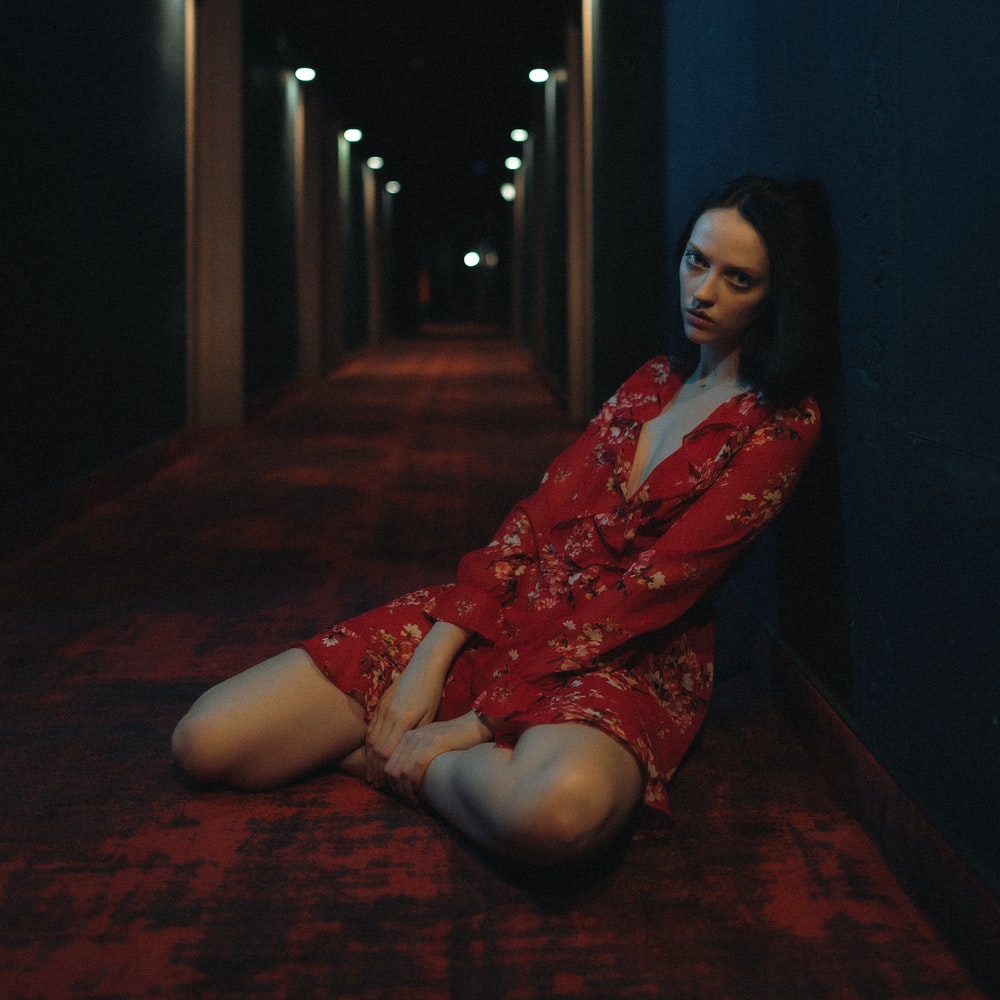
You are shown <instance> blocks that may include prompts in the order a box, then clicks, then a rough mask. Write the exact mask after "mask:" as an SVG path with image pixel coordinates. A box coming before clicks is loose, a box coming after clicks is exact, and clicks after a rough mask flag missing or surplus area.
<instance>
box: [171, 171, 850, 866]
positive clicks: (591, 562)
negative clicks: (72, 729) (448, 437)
mask: <svg viewBox="0 0 1000 1000" xmlns="http://www.w3.org/2000/svg"><path fill="white" fill-rule="evenodd" d="M679 250H680V252H679V259H678V267H679V271H680V293H681V308H682V317H683V326H684V333H685V335H686V337H687V340H688V342H689V344H690V345H691V347H692V351H693V354H694V357H693V359H692V360H690V361H688V362H687V363H684V362H679V363H675V362H672V361H670V360H667V359H666V358H657V359H654V360H652V361H650V362H648V363H647V364H646V365H644V366H643V367H642V368H641V369H640V370H639V371H638V372H636V373H635V374H634V375H633V376H632V377H631V378H630V379H629V380H628V381H627V382H626V383H625V384H624V385H623V386H622V388H621V389H620V390H619V391H618V392H617V393H616V394H615V395H614V396H613V397H612V398H611V399H610V400H609V401H608V402H607V403H606V404H605V405H604V407H603V408H602V409H601V411H600V413H599V414H598V415H597V416H596V417H595V418H594V419H593V421H592V422H591V423H590V425H589V426H588V428H587V429H586V431H585V432H584V433H583V435H582V436H581V437H580V438H579V439H578V440H577V441H576V443H575V444H573V445H572V446H571V447H570V448H568V449H567V450H566V451H565V452H564V453H563V454H562V455H560V456H559V457H558V458H556V460H555V461H554V462H553V463H552V465H551V466H550V468H549V470H548V472H547V473H546V475H545V477H544V479H543V481H542V483H541V485H540V487H539V489H538V491H537V492H536V493H534V494H533V495H532V496H530V497H529V498H527V499H526V500H524V501H523V502H521V503H519V504H518V505H516V506H515V507H514V509H513V510H512V511H511V512H510V514H509V515H508V517H507V519H506V520H505V521H504V523H503V524H502V525H501V527H500V529H499V530H498V531H497V533H496V535H495V536H494V538H493V540H492V541H491V542H490V543H489V544H488V545H487V546H486V547H485V548H482V549H479V550H477V551H475V552H471V553H469V554H468V555H467V556H465V558H464V559H463V560H462V561H461V563H460V565H459V568H458V574H457V582H455V583H454V584H450V585H447V586H438V587H432V588H429V589H426V590H421V591H417V592H415V593H411V594H408V595H406V596H404V597H401V598H399V599H398V600H396V601H393V602H391V603H390V604H388V605H386V606H384V607H381V608H378V609H376V610H373V611H370V612H368V613H366V614H363V615H361V616H359V617H357V618H354V619H352V620H350V621H346V622H342V623H340V624H338V625H335V626H334V627H332V628H330V629H329V630H328V631H326V632H323V633H322V634H320V635H318V636H315V637H314V638H312V639H309V640H308V641H306V642H304V643H302V644H301V646H298V647H296V648H294V649H290V650H288V651H286V652H284V653H281V654H280V655H278V656H275V657H273V658H271V659H269V660H267V661H265V662H263V663H260V664H258V665H257V666H254V667H251V668H250V669H249V670H247V671H246V672H244V673H241V674H238V675H237V676H235V677H232V678H230V679H228V680H226V681H224V682H223V683H221V684H219V685H217V686H216V687H214V688H212V689H211V690H209V691H207V692H206V693H205V694H203V695H202V696H201V697H200V698H199V699H198V700H197V701H196V702H195V704H194V705H193V706H192V707H191V709H190V710H189V712H188V713H187V715H185V716H184V718H183V719H182V720H181V721H180V722H179V723H178V725H177V728H176V730H175V732H174V736H173V750H174V755H175V758H176V760H177V761H178V763H179V764H180V766H181V767H182V768H183V769H184V770H185V771H186V772H187V774H188V775H190V776H191V777H192V778H193V779H195V780H196V781H199V782H205V783H212V784H220V783H221V784H225V785H229V786H232V787H235V788H240V789H246V790H255V789H267V788H273V787H275V786H278V785H281V784H282V783H285V782H288V781H290V780H292V779H294V778H297V777H299V776H301V775H303V774H305V773H307V772H309V771H311V770H313V769H315V768H317V767H319V766H320V765H324V764H330V763H331V762H335V763H336V764H337V765H338V766H339V768H340V769H342V770H343V771H346V772H348V773H350V774H353V775H355V776H357V777H359V778H362V779H364V780H366V781H368V782H370V783H371V784H373V785H375V786H376V787H379V788H382V787H388V788H389V789H391V790H392V791H393V792H394V793H395V794H396V795H398V796H399V797H400V798H402V799H404V800H405V801H407V802H409V803H413V804H425V805H427V806H428V807H430V808H431V809H433V810H434V811H436V812H437V813H438V814H439V815H440V816H442V817H444V818H445V819H446V820H447V821H449V822H450V823H452V824H454V826H456V827H457V828H458V829H459V830H461V831H462V832H463V833H465V834H466V835H467V836H468V837H470V838H471V839H472V840H474V841H476V842H477V843H479V844H480V845H482V846H483V847H484V848H485V849H487V850H489V851H491V852H495V853H497V854H501V855H504V856H507V857H510V858H513V859H517V860H521V861H527V862H531V863H556V862H565V861H568V860H572V859H576V858H580V857H582V856H584V855H587V854H589V853H592V852H595V851H598V850H601V849H602V848H604V847H606V846H607V845H608V844H609V842H610V841H612V840H613V839H614V838H615V836H616V835H617V834H618V833H619V832H620V831H622V829H623V828H624V826H625V825H626V823H627V822H628V821H629V818H630V817H631V816H632V814H633V812H634V811H635V809H636V808H637V806H638V805H639V804H640V803H641V802H643V801H645V803H646V804H648V805H649V806H652V807H654V808H658V809H661V810H664V811H665V810H666V809H667V802H666V793H665V785H666V783H667V781H668V780H669V779H670V777H671V776H672V774H673V773H674V770H675V769H676V767H677V765H678V764H679V762H680V760H681V758H682V757H683V755H684V753H685V751H686V750H687V748H688V746H689V745H690V743H691V740H692V739H693V737H694V735H695V733H696V732H697V730H698V728H699V726H700V725H701V723H702V720H703V719H704V716H705V712H706V709H707V706H708V700H709V695H710V692H711V688H712V667H713V664H712V655H713V654H712V621H711V596H712V593H713V590H714V589H715V588H716V586H717V585H718V584H719V582H720V581H721V580H722V579H723V577H724V576H725V575H726V573H727V571H728V570H729V569H730V568H731V567H732V566H733V565H734V563H736V562H737V560H738V559H739V557H740V556H741V555H742V554H743V553H744V552H745V551H746V549H747V548H748V546H749V545H750V544H751V543H752V542H753V540H754V539H755V538H757V536H758V535H759V534H760V533H761V532H762V531H763V530H764V528H765V527H766V526H767V524H769V523H770V522H771V521H772V520H773V518H774V517H775V515H776V514H777V513H778V512H779V511H780V510H781V508H782V507H783V506H784V504H785V503H786V501H787V500H788V497H789V495H790V494H791V492H792V489H793V488H794V486H795V484H796V482H797V480H798V478H799V476H800V474H801V472H802V469H803V466H804V465H805V463H806V460H807V458H808V456H809V453H810V452H811V450H812V448H813V446H814V444H815V442H816V440H817V436H818V434H819V426H820V418H819V411H818V408H817V405H816V402H815V401H814V399H813V398H812V397H811V396H810V395H809V393H810V391H812V389H813V387H812V386H811V384H810V381H809V380H810V378H811V376H812V375H813V369H814V367H815V366H814V364H813V359H814V358H815V357H816V356H817V353H818V352H817V348H818V347H820V348H821V347H822V346H823V341H824V340H826V339H828V338H829V337H830V336H832V334H833V332H834V331H833V322H832V308H831V301H830V298H831V297H830V291H831V289H833V288H834V287H835V283H836V273H835V263H834V261H835V253H834V250H833V238H832V231H831V228H830V225H829V218H828V214H827V208H826V202H825V198H824V197H823V194H822V192H821V190H820V189H819V188H818V187H817V186H816V185H814V184H812V183H808V182H801V183H797V184H784V183H781V182H778V181H775V180H773V179H769V178H760V177H745V178H741V179H739V180H737V181H734V182H732V183H730V184H728V185H726V186H725V187H723V188H721V189H720V190H718V191H716V192H714V193H713V194H712V195H710V196H709V197H708V198H707V199H706V200H705V201H704V202H703V203H702V204H701V205H700V206H699V207H698V209H697V210H696V211H695V212H694V214H693V215H692V217H691V220H690V222H689V224H688V225H687V226H686V228H685V230H684V234H683V238H682V240H681V244H680V248H679Z"/></svg>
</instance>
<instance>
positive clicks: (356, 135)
mask: <svg viewBox="0 0 1000 1000" xmlns="http://www.w3.org/2000/svg"><path fill="white" fill-rule="evenodd" d="M362 134H363V133H362V131H361V129H359V128H345V129H344V138H345V139H346V140H347V141H348V142H361V136H362Z"/></svg>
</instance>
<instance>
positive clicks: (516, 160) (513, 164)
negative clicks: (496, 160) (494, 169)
mask: <svg viewBox="0 0 1000 1000" xmlns="http://www.w3.org/2000/svg"><path fill="white" fill-rule="evenodd" d="M503 165H504V166H505V167H506V168H507V169H508V170H517V169H518V168H519V167H520V166H521V157H520V156H508V157H507V159H506V160H504V161H503Z"/></svg>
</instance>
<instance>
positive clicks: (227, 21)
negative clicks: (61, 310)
mask: <svg viewBox="0 0 1000 1000" xmlns="http://www.w3.org/2000/svg"><path fill="white" fill-rule="evenodd" d="M185 30H186V59H185V64H186V76H187V79H186V104H187V113H186V118H187V125H186V127H187V258H188V263H187V308H188V314H187V382H188V386H187V388H188V391H187V420H188V424H189V426H195V427H197V426H204V425H211V424H234V423H240V422H241V421H242V420H243V418H244V412H245V407H244V399H245V392H244V384H243V369H244V356H243V214H242V213H243V185H242V177H243V164H242V151H243V129H242V121H243V57H242V30H241V3H240V0H210V2H207V3H206V2H196V0H187V7H186V16H185Z"/></svg>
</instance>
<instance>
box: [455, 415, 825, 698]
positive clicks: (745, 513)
mask: <svg viewBox="0 0 1000 1000" xmlns="http://www.w3.org/2000/svg"><path fill="white" fill-rule="evenodd" d="M818 433H819V417H818V410H817V409H816V408H815V406H814V405H812V406H810V407H803V406H800V407H797V408H795V409H793V410H787V411H783V412H779V413H777V414H775V416H774V417H772V418H770V419H769V420H768V421H766V422H765V423H764V424H762V425H760V426H759V427H758V428H757V430H756V431H755V432H754V433H753V434H752V435H751V436H750V437H749V438H748V439H747V440H746V442H745V443H744V444H743V446H742V447H741V448H740V449H739V450H738V451H737V452H736V453H735V454H734V455H733V456H732V458H731V459H730V460H729V462H728V464H727V465H726V467H725V469H724V470H723V471H722V472H721V473H720V475H719V477H718V478H717V479H716V480H715V482H714V483H713V484H712V485H711V486H710V487H708V489H706V490H705V492H704V493H702V494H701V495H700V496H699V497H698V498H697V499H696V500H694V502H693V503H692V504H691V505H690V506H689V507H688V508H687V509H686V510H685V511H684V513H682V514H681V515H680V516H679V517H678V518H677V519H676V520H675V521H674V522H673V523H672V524H671V525H670V526H669V527H668V529H667V530H666V531H665V532H664V534H663V535H662V536H661V537H660V538H659V539H657V540H656V542H655V543H654V544H653V545H652V546H651V547H649V548H647V549H645V550H644V551H642V552H641V553H639V554H638V556H637V557H636V558H635V559H634V560H633V562H632V563H631V565H629V566H628V567H627V568H626V570H625V572H624V573H623V574H622V576H621V577H620V578H619V579H618V580H617V581H616V582H615V583H614V584H613V585H611V586H609V587H607V588H605V589H604V590H602V591H600V592H599V593H597V594H595V595H593V596H592V597H591V598H590V599H589V600H586V601H580V602H579V603H577V604H576V606H575V607H568V606H566V605H562V606H561V607H556V608H553V609H551V611H549V612H545V613H543V614H541V615H540V616H539V620H538V625H539V627H538V629H532V634H531V635H530V636H527V635H526V636H524V642H523V645H522V646H521V647H520V648H518V649H516V650H515V651H514V654H513V656H512V659H514V660H516V661H517V663H518V665H517V667H515V668H514V673H516V674H517V675H518V677H517V680H515V679H514V678H507V677H504V678H498V684H497V685H495V686H494V687H495V688H496V690H495V691H494V690H492V689H491V690H487V691H485V692H484V693H483V694H482V695H481V696H480V698H479V701H478V702H477V703H476V706H475V707H476V709H477V711H479V712H480V713H481V714H482V715H484V716H492V717H501V718H502V717H503V715H504V713H503V712H498V709H500V708H501V707H502V706H503V705H504V704H505V703H509V693H510V691H511V688H512V686H513V687H515V688H522V687H523V683H519V682H528V683H529V684H530V682H531V681H532V680H538V679H540V678H541V677H545V676H549V675H552V674H555V673H558V672H562V671H586V670H588V669H592V667H593V665H594V664H595V661H597V660H598V659H599V658H601V657H605V656H607V654H609V653H611V652H612V651H614V650H615V649H616V648H617V647H619V646H621V645H623V644H624V643H626V642H628V641H630V640H632V639H635V638H637V637H639V636H642V635H644V634H647V633H650V632H653V631H656V630H658V629H661V628H665V627H667V626H669V625H671V624H673V623H674V622H676V621H677V620H678V619H679V618H680V617H681V616H682V615H683V614H684V613H685V612H686V611H688V610H689V609H690V608H691V607H692V606H693V605H694V604H695V602H696V601H698V599H699V598H701V597H702V596H703V595H705V594H706V593H707V592H708V591H709V590H711V588H712V587H714V586H715V585H716V584H717V583H719V582H720V581H721V579H722V578H723V577H724V576H725V574H726V572H727V571H728V570H729V569H730V568H731V567H732V566H733V565H734V563H735V562H736V561H737V559H738V558H739V556H740V555H741V554H743V553H744V552H745V551H746V550H747V548H748V547H749V546H750V545H751V544H752V543H753V542H754V540H755V539H756V538H757V537H758V536H759V535H760V534H761V533H762V532H763V531H764V529H765V528H766V527H767V525H768V524H770V522H771V521H772V520H773V519H774V518H775V516H776V515H777V514H778V513H779V511H780V510H781V509H782V507H784V505H785V503H786V502H787V501H788V498H789V497H790V495H791V493H792V491H793V489H794V487H795V485H796V483H797V482H798V480H799V477H800V475H801V472H802V469H803V467H804V465H805V463H806V460H807V458H808V456H809V453H810V452H811V450H812V448H813V446H814V444H815V442H816V440H817V437H818ZM515 700H517V699H515Z"/></svg>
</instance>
